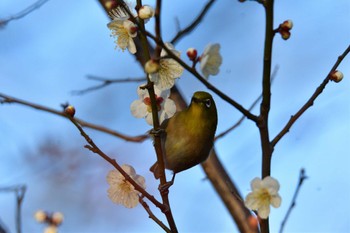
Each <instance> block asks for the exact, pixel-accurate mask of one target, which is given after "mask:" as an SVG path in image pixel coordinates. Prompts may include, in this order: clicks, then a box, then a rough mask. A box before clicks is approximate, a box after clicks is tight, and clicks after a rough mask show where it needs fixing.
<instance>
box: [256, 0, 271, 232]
mask: <svg viewBox="0 0 350 233" xmlns="http://www.w3.org/2000/svg"><path fill="white" fill-rule="evenodd" d="M273 4H274V1H273V0H266V1H265V2H264V7H265V17H266V28H265V46H264V64H263V77H262V97H263V99H262V103H261V106H260V116H259V121H258V127H259V132H260V140H261V147H262V171H261V176H262V178H264V177H266V176H269V175H270V174H271V157H272V152H273V147H272V145H271V143H270V137H269V128H268V120H269V111H270V104H271V57H272V42H273V37H274V30H273ZM260 227H261V232H262V233H268V232H269V220H268V219H266V220H262V221H261V225H260Z"/></svg>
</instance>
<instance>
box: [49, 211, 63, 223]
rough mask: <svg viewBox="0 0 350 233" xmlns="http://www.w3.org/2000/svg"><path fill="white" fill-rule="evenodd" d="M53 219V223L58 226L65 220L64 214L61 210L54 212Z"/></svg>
mask: <svg viewBox="0 0 350 233" xmlns="http://www.w3.org/2000/svg"><path fill="white" fill-rule="evenodd" d="M51 220H52V223H53V224H55V225H56V226H58V225H60V224H61V223H62V222H63V214H62V213H61V212H55V213H53V214H52V217H51Z"/></svg>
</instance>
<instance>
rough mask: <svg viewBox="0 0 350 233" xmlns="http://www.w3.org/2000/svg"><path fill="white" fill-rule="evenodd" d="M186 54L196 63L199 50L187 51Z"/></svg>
mask: <svg viewBox="0 0 350 233" xmlns="http://www.w3.org/2000/svg"><path fill="white" fill-rule="evenodd" d="M186 54H187V56H188V58H189V59H190V60H191V61H194V60H196V58H197V50H196V49H194V48H189V49H187V52H186Z"/></svg>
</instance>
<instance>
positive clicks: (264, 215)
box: [258, 205, 270, 219]
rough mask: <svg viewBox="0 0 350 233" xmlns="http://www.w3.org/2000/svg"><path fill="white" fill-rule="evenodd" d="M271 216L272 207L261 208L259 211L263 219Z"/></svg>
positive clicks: (264, 206)
mask: <svg viewBox="0 0 350 233" xmlns="http://www.w3.org/2000/svg"><path fill="white" fill-rule="evenodd" d="M269 214H270V206H269V205H263V206H260V208H259V209H258V215H259V216H260V218H262V219H267V218H268V217H269Z"/></svg>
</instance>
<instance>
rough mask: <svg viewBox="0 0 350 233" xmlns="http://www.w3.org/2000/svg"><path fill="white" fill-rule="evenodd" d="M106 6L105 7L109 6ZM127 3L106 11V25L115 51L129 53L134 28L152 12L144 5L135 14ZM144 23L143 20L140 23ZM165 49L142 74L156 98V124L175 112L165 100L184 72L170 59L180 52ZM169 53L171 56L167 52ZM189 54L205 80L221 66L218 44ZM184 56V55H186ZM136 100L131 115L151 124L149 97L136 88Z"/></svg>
mask: <svg viewBox="0 0 350 233" xmlns="http://www.w3.org/2000/svg"><path fill="white" fill-rule="evenodd" d="M112 6H113V5H112V4H109V5H108V7H112ZM132 9H133V7H132V6H131V4H129V5H126V4H125V5H122V6H121V5H118V6H114V8H113V9H111V11H110V16H111V19H112V21H111V22H110V23H109V24H108V25H107V26H108V28H109V29H110V30H111V36H113V37H115V38H116V40H115V43H116V48H119V49H121V50H122V51H125V50H126V49H128V51H129V52H130V53H132V54H135V53H136V52H137V49H136V45H135V42H134V39H135V38H136V37H137V34H138V33H139V27H138V25H139V24H140V23H142V22H147V21H148V20H149V19H151V18H152V17H153V16H154V14H155V11H154V9H153V8H152V7H151V6H149V5H144V6H142V7H140V8H139V9H138V12H137V13H135V12H134V11H133V10H132ZM142 20H144V21H142ZM164 46H165V47H166V49H164V48H163V50H162V51H161V54H160V58H159V59H157V60H154V59H150V60H149V61H148V62H146V64H145V67H144V68H145V72H146V74H147V75H148V78H149V80H150V81H151V82H153V83H154V87H155V90H156V95H157V96H156V98H157V111H158V116H159V119H160V123H161V122H162V121H163V120H165V119H167V118H170V117H172V116H173V115H174V113H175V112H176V109H175V104H174V103H173V102H172V101H171V100H168V97H169V90H170V89H171V88H172V87H173V86H174V85H175V81H176V79H178V78H180V77H181V76H182V74H183V72H184V68H183V66H181V65H180V64H179V63H178V62H177V61H176V60H175V59H173V58H172V56H176V57H178V58H180V56H181V53H180V52H179V51H178V50H176V49H175V48H174V46H173V45H172V44H170V43H165V45H164ZM166 50H168V51H170V52H171V55H169V54H168V53H167V51H166ZM191 50H192V51H193V53H192V58H191V57H190V59H191V60H192V61H193V62H194V64H196V63H197V62H199V63H200V69H201V71H202V74H203V76H204V77H205V78H206V79H208V77H209V75H217V74H218V73H219V67H220V65H221V63H222V57H221V55H220V51H219V50H220V45H219V44H209V45H208V46H207V47H206V48H205V49H204V52H203V54H202V55H201V56H199V57H197V51H196V50H195V49H193V48H192V49H191ZM187 54H188V53H187ZM194 54H195V55H194ZM137 92H138V94H139V100H136V101H134V102H133V103H132V104H131V107H130V108H131V113H132V114H133V115H134V116H135V117H137V118H145V119H146V121H147V123H148V124H150V125H153V119H152V108H151V103H150V101H149V99H150V97H149V96H148V94H146V91H143V90H140V87H138V91H137Z"/></svg>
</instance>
